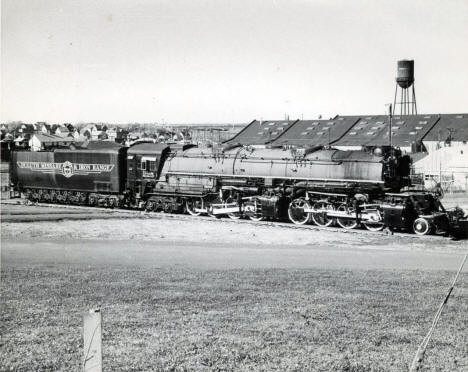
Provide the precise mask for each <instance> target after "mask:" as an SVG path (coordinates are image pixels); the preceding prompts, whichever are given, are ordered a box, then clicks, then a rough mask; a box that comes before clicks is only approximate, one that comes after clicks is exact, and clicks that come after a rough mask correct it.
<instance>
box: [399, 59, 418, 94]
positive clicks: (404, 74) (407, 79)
mask: <svg viewBox="0 0 468 372" xmlns="http://www.w3.org/2000/svg"><path fill="white" fill-rule="evenodd" d="M396 82H397V83H398V85H399V86H400V87H402V88H403V89H406V88H409V87H410V86H411V85H412V84H413V83H414V61H413V60H411V61H409V60H406V59H404V60H402V61H398V69H397V77H396Z"/></svg>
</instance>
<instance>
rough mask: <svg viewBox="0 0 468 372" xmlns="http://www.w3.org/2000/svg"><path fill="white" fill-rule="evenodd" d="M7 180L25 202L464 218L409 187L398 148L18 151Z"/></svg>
mask: <svg viewBox="0 0 468 372" xmlns="http://www.w3.org/2000/svg"><path fill="white" fill-rule="evenodd" d="M10 170H11V181H12V185H13V190H14V191H15V192H16V193H17V194H21V193H22V194H24V195H25V196H26V197H27V198H28V199H29V200H33V201H40V202H41V201H45V202H59V203H71V204H80V205H91V206H108V207H128V208H140V209H143V208H144V209H146V210H148V211H165V212H171V213H183V212H187V213H189V214H191V215H201V214H208V215H211V216H216V217H221V216H229V217H230V218H232V219H238V218H241V217H248V218H250V219H252V220H254V221H259V220H262V219H272V220H288V219H289V220H290V221H291V222H293V223H295V224H305V223H309V222H314V223H315V224H317V225H320V226H330V225H332V224H335V223H336V224H338V225H339V226H341V227H343V228H345V229H352V228H356V227H357V226H359V225H361V224H362V225H363V226H365V227H366V228H367V229H369V230H371V231H378V230H381V229H383V228H384V227H385V226H387V227H389V228H391V229H405V230H412V231H414V232H415V233H416V234H419V235H425V234H429V233H431V232H435V231H443V232H446V233H448V232H449V230H450V228H451V222H453V221H455V219H457V218H458V217H460V215H459V212H457V213H455V214H451V213H448V212H447V211H445V210H444V208H443V207H442V205H441V204H440V202H439V201H438V198H437V197H436V196H435V195H433V194H431V193H427V192H422V191H418V192H415V191H405V192H401V190H402V189H403V188H408V187H409V186H410V177H409V175H410V159H409V157H408V156H403V155H402V154H401V152H400V151H399V150H397V149H392V148H389V147H380V148H370V149H366V150H360V151H343V150H338V149H335V148H331V147H323V146H316V147H311V148H307V147H304V148H287V147H276V148H275V147H272V148H266V147H263V148H262V147H255V146H242V145H240V144H229V145H226V146H224V147H220V148H199V147H196V146H194V145H185V146H181V145H168V144H162V143H139V144H136V145H133V146H131V147H129V148H126V147H122V146H120V145H117V144H110V143H93V142H90V143H89V145H88V146H87V147H84V148H76V149H55V150H52V151H40V152H27V151H18V152H14V153H13V156H12V159H11V166H10Z"/></svg>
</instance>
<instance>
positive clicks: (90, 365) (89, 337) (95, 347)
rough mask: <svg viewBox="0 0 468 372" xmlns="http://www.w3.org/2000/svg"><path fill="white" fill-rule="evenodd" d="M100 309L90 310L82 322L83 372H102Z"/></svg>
mask: <svg viewBox="0 0 468 372" xmlns="http://www.w3.org/2000/svg"><path fill="white" fill-rule="evenodd" d="M101 320H102V318H101V309H99V308H98V309H91V310H89V313H87V314H85V316H84V321H83V340H84V359H83V371H84V372H102V346H101V343H102V329H101Z"/></svg>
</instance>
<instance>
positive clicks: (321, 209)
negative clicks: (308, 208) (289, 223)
mask: <svg viewBox="0 0 468 372" xmlns="http://www.w3.org/2000/svg"><path fill="white" fill-rule="evenodd" d="M312 208H313V209H314V210H315V211H317V212H314V213H312V221H314V222H315V224H316V225H319V226H324V227H327V226H330V225H331V224H332V223H333V218H330V217H328V216H327V210H329V211H332V210H333V205H331V204H330V203H327V202H316V203H315V204H314V205H313V207H312Z"/></svg>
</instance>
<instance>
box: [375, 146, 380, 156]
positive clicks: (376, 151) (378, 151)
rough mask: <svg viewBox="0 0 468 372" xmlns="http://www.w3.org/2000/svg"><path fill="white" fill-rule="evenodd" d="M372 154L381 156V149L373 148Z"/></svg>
mask: <svg viewBox="0 0 468 372" xmlns="http://www.w3.org/2000/svg"><path fill="white" fill-rule="evenodd" d="M374 155H378V156H381V155H382V149H381V148H380V147H376V148H375V149H374Z"/></svg>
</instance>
